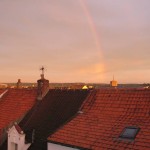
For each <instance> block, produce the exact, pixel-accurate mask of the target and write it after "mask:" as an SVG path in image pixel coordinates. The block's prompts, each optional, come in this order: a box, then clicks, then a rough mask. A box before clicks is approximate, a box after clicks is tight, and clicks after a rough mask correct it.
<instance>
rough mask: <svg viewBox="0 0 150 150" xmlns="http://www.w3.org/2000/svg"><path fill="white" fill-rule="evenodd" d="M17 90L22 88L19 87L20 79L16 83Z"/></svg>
mask: <svg viewBox="0 0 150 150" xmlns="http://www.w3.org/2000/svg"><path fill="white" fill-rule="evenodd" d="M16 86H17V89H20V88H22V86H21V79H18V82H17V85H16Z"/></svg>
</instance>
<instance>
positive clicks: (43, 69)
mask: <svg viewBox="0 0 150 150" xmlns="http://www.w3.org/2000/svg"><path fill="white" fill-rule="evenodd" d="M40 70H41V71H42V74H43V75H44V71H45V68H44V67H43V66H42V67H41V68H40Z"/></svg>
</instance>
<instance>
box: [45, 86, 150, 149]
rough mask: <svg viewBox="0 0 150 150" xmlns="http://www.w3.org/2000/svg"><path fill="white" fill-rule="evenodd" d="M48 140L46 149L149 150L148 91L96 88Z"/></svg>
mask: <svg viewBox="0 0 150 150" xmlns="http://www.w3.org/2000/svg"><path fill="white" fill-rule="evenodd" d="M93 92H94V93H93V94H91V97H89V98H88V99H87V100H86V101H85V102H84V103H83V105H82V107H81V109H80V111H79V112H78V113H76V115H75V116H74V117H73V118H72V120H70V121H69V122H67V123H66V124H64V125H63V126H61V127H60V128H59V129H58V130H57V131H56V132H55V133H53V134H51V135H50V136H49V138H48V150H54V149H55V150H73V149H75V150H76V149H82V150H83V149H85V150H105V149H113V150H121V149H128V150H129V149H132V150H149V149H150V89H117V88H110V89H97V90H94V91H93Z"/></svg>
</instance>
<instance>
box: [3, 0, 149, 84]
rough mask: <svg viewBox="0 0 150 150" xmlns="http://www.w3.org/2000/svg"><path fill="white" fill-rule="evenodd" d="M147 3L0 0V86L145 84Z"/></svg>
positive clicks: (131, 0) (125, 0)
mask: <svg viewBox="0 0 150 150" xmlns="http://www.w3.org/2000/svg"><path fill="white" fill-rule="evenodd" d="M149 6H150V0H42V1H41V0H13V1H12V0H0V65H1V70H0V83H7V82H17V80H18V79H21V81H22V82H36V81H37V80H38V79H39V78H40V74H41V72H40V70H39V69H40V67H41V66H44V67H45V68H46V70H45V78H46V79H49V81H50V82H87V83H109V82H110V80H112V78H113V75H114V77H115V80H117V81H118V82H119V83H149V82H150V78H149V76H150V59H149V57H150V9H149Z"/></svg>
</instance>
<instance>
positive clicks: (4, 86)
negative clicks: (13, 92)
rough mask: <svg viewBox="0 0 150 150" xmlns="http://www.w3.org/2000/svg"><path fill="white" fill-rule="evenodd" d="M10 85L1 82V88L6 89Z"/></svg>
mask: <svg viewBox="0 0 150 150" xmlns="http://www.w3.org/2000/svg"><path fill="white" fill-rule="evenodd" d="M7 87H8V85H7V84H4V83H0V89H4V88H7Z"/></svg>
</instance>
